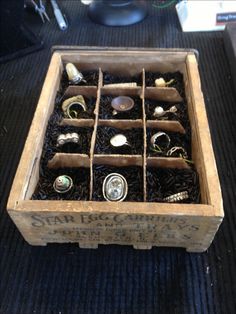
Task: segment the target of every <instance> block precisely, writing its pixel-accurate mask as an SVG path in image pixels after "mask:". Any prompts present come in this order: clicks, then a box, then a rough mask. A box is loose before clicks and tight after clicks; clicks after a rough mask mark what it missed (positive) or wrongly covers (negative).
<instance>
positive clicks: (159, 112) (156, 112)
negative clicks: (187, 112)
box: [153, 106, 178, 118]
mask: <svg viewBox="0 0 236 314" xmlns="http://www.w3.org/2000/svg"><path fill="white" fill-rule="evenodd" d="M177 111H178V109H177V107H176V106H172V107H170V109H168V110H164V109H163V108H162V107H161V106H157V107H156V108H155V109H154V113H153V117H155V118H161V117H163V116H164V115H166V114H167V113H174V114H175V113H176V112H177Z"/></svg>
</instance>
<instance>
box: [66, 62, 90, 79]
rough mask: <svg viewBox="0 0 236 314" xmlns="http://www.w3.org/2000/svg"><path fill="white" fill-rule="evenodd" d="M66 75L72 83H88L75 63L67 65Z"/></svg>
mask: <svg viewBox="0 0 236 314" xmlns="http://www.w3.org/2000/svg"><path fill="white" fill-rule="evenodd" d="M66 73H67V76H68V79H69V81H70V82H71V83H73V84H78V83H80V82H82V81H83V82H85V83H86V81H85V79H84V76H83V74H82V73H81V72H79V70H78V69H77V68H76V66H75V65H74V64H73V63H67V65H66Z"/></svg>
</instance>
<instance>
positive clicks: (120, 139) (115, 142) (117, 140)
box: [110, 134, 131, 147]
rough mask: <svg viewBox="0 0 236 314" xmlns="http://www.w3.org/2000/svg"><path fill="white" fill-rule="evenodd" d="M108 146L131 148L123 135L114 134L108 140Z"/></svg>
mask: <svg viewBox="0 0 236 314" xmlns="http://www.w3.org/2000/svg"><path fill="white" fill-rule="evenodd" d="M110 144H111V146H113V147H121V146H124V145H128V146H131V145H130V143H129V142H128V141H127V137H126V136H125V135H123V134H116V135H114V136H113V137H112V138H111V139H110Z"/></svg>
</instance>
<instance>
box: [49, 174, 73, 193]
mask: <svg viewBox="0 0 236 314" xmlns="http://www.w3.org/2000/svg"><path fill="white" fill-rule="evenodd" d="M72 187H73V180H72V179H71V177H69V176H67V175H62V176H59V177H57V178H56V180H55V181H54V183H53V188H54V191H55V192H57V193H66V192H68V191H70V190H71V189H72Z"/></svg>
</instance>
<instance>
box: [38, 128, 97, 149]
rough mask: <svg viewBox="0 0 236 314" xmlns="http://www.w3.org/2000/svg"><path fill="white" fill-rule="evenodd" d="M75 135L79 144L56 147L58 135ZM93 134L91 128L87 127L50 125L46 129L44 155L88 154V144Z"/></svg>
mask: <svg viewBox="0 0 236 314" xmlns="http://www.w3.org/2000/svg"><path fill="white" fill-rule="evenodd" d="M67 133H77V134H78V135H79V143H65V144H64V145H61V146H58V145H57V138H58V136H59V135H60V134H67ZM92 133H93V128H89V127H84V128H82V127H80V128H78V127H74V126H70V125H67V126H61V125H55V124H50V125H49V126H48V129H47V134H46V137H45V142H44V143H45V144H44V149H43V150H44V152H45V154H48V153H49V152H50V154H54V153H59V152H60V153H77V154H78V153H81V154H89V152H90V143H91V137H92Z"/></svg>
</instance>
